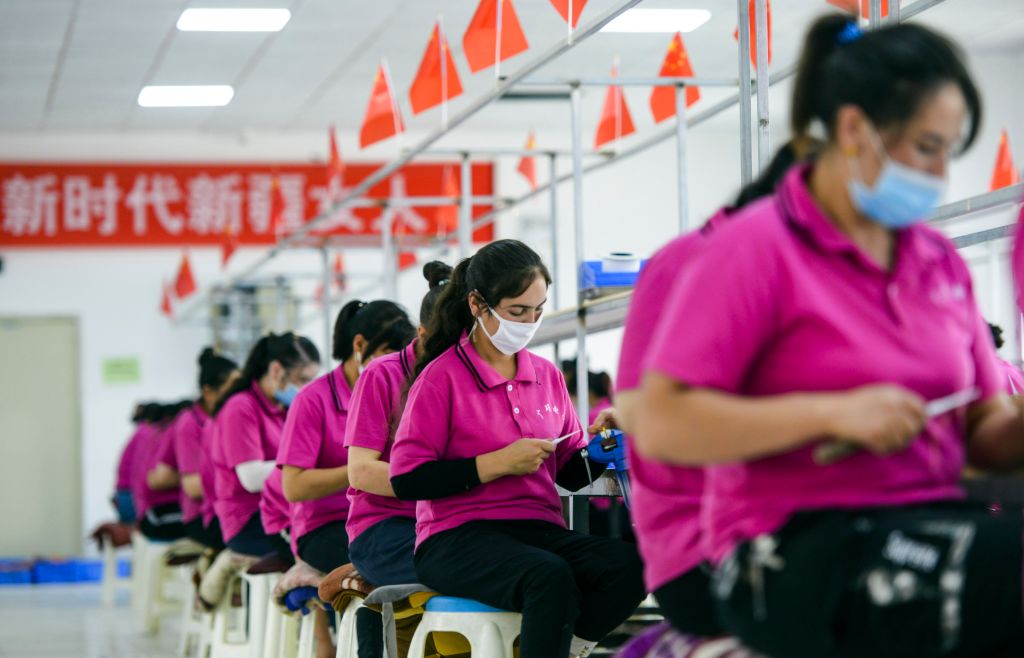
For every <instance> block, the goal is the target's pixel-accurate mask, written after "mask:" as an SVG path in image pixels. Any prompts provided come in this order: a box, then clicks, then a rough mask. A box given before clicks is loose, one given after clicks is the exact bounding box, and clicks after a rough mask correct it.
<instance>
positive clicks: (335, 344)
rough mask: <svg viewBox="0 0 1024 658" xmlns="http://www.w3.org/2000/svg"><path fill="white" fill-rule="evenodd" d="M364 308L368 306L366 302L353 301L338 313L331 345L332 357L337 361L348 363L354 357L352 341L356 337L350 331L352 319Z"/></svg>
mask: <svg viewBox="0 0 1024 658" xmlns="http://www.w3.org/2000/svg"><path fill="white" fill-rule="evenodd" d="M364 306H366V302H363V301H360V300H358V299H353V300H352V301H350V302H349V303H348V304H345V305H344V306H342V307H341V310H340V311H338V317H337V319H335V321H334V338H333V340H332V345H331V356H333V357H334V359H335V360H336V361H346V360H347V359H348V357H350V356H352V339H353V338H354V337H355V335H354V334H352V333H351V331H350V330H351V325H352V319H353V318H354V317H355V316H356V314H357V313H359V311H360V310H362V308H363V307H364Z"/></svg>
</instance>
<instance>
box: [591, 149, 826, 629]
mask: <svg viewBox="0 0 1024 658" xmlns="http://www.w3.org/2000/svg"><path fill="white" fill-rule="evenodd" d="M819 147H820V144H819V143H818V142H817V140H814V139H806V138H805V139H799V140H793V141H790V142H787V143H786V144H784V145H783V146H782V147H781V148H780V149H779V150H778V151H777V152H776V154H775V156H774V157H773V158H772V160H771V162H770V163H769V164H768V166H767V167H765V169H764V171H763V172H762V173H761V175H760V176H759V177H758V178H757V179H756V180H754V181H753V182H751V183H750V184H749V185H747V186H746V187H744V188H743V189H742V190H741V191H740V192H739V194H738V195H737V197H736V199H735V201H734V202H733V204H732V205H731V206H725V207H723V208H722V209H720V210H719V211H718V212H717V213H715V215H714V216H712V217H711V219H709V220H708V221H707V222H706V223H705V224H704V226H703V227H702V228H701V229H700V230H698V231H693V232H690V233H686V234H684V235H680V236H678V237H676V238H674V239H673V240H671V241H670V242H669V243H668V244H666V245H665V246H664V247H662V248H661V249H659V250H658V251H657V252H656V253H655V254H654V255H653V256H651V258H650V260H648V261H647V264H646V265H645V266H644V269H643V271H641V272H640V276H639V278H638V279H637V282H636V287H635V288H634V289H633V297H632V300H631V301H630V305H629V313H628V314H627V316H626V323H625V328H624V331H623V334H622V348H621V351H620V352H619V369H618V375H617V379H616V395H615V408H614V409H612V410H609V411H608V412H607V413H606V414H605V415H604V416H601V417H598V418H595V419H594V421H593V422H594V423H596V424H599V425H606V424H607V425H620V426H621V427H622V429H624V430H625V431H627V432H635V429H636V414H637V409H638V407H639V404H640V385H641V382H642V375H643V364H644V361H645V359H646V356H647V353H648V351H649V349H650V346H651V341H652V338H653V336H654V332H655V329H656V328H657V326H658V322H659V321H660V320H661V317H662V315H663V304H664V301H665V297H666V296H667V295H668V292H669V291H670V290H671V289H672V285H673V283H674V282H675V281H676V280H678V279H679V277H681V276H683V275H684V274H685V272H686V271H687V268H688V266H689V264H690V263H691V262H692V260H693V259H694V257H695V256H696V254H697V253H698V252H699V250H700V249H701V248H702V247H703V245H704V244H705V242H706V239H707V238H708V237H709V236H710V235H712V234H713V233H714V231H715V230H717V229H718V228H719V227H720V226H721V225H722V224H724V223H725V221H726V220H729V219H731V218H732V217H735V216H736V215H737V213H738V211H739V210H740V209H742V208H744V207H745V206H747V205H748V204H750V203H752V202H754V201H756V200H757V199H760V198H761V197H765V196H768V195H770V194H773V193H774V192H775V188H776V186H777V184H778V182H779V181H780V180H781V179H782V177H783V176H784V175H785V174H786V172H787V171H789V170H790V169H791V168H792V167H793V166H794V165H796V164H797V163H799V162H800V161H802V160H804V159H806V158H807V157H809V156H810V155H812V154H813V153H815V152H816V151H817V149H818V148H819ZM626 449H627V452H628V455H629V468H630V470H629V479H630V487H631V491H632V500H633V505H632V509H630V516H631V518H632V520H633V529H634V531H635V533H636V537H637V543H638V545H639V548H640V555H641V556H642V557H643V560H644V581H645V582H646V584H647V589H648V591H650V592H654V594H655V596H656V597H657V600H658V607H659V608H660V609H661V611H662V613H663V614H664V615H665V618H666V619H667V620H668V621H669V622H670V623H671V624H672V626H673V627H674V628H675V629H677V630H679V631H682V632H684V633H693V634H696V635H700V636H707V637H715V636H718V635H722V633H723V630H722V627H721V624H719V623H718V619H717V616H716V615H715V610H714V607H715V606H714V601H713V600H712V598H711V590H710V569H709V568H707V565H706V564H704V553H703V551H702V550H701V543H700V537H701V532H700V522H699V520H700V498H701V494H702V493H703V490H704V475H703V471H702V469H700V468H694V467H689V466H678V465H674V464H666V463H663V462H659V461H656V460H652V459H648V458H646V457H645V456H643V455H640V454H638V453H637V451H636V446H635V445H634V441H629V442H627V444H626Z"/></svg>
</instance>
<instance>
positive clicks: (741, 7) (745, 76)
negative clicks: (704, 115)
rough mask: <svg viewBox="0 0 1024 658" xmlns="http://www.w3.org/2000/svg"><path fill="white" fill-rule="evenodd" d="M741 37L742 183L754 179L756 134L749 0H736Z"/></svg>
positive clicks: (745, 183) (744, 183)
mask: <svg viewBox="0 0 1024 658" xmlns="http://www.w3.org/2000/svg"><path fill="white" fill-rule="evenodd" d="M736 10H737V12H738V13H737V16H738V18H739V26H740V27H739V37H740V98H739V100H740V185H747V184H748V183H749V182H750V181H752V180H753V179H754V169H753V158H752V156H751V153H752V148H753V144H752V142H753V141H754V136H753V134H752V132H751V130H750V94H751V85H750V6H749V5H748V4H747V0H736Z"/></svg>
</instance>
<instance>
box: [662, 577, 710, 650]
mask: <svg viewBox="0 0 1024 658" xmlns="http://www.w3.org/2000/svg"><path fill="white" fill-rule="evenodd" d="M654 596H655V598H656V599H658V607H659V608H661V612H662V614H663V615H665V619H667V620H668V621H669V622H670V623H671V624H672V626H673V627H675V629H676V630H677V631H680V632H683V633H687V634H692V635H701V636H704V637H716V636H718V635H722V634H724V631H723V630H722V625H721V624H720V623H719V622H718V615H717V614H716V613H715V600H714V598H712V596H711V570H710V568H709V567H708V566H707V565H704V564H702V565H700V566H697V567H694V568H693V569H690V570H689V571H687V572H686V573H684V574H683V575H681V576H679V577H677V578H675V579H674V580H670V581H669V582H667V583H665V584H664V585H662V586H661V587H659V588H658V590H657V591H656V592H654Z"/></svg>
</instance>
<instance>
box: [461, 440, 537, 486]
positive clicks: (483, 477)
mask: <svg viewBox="0 0 1024 658" xmlns="http://www.w3.org/2000/svg"><path fill="white" fill-rule="evenodd" d="M554 452H555V444H554V443H553V442H552V441H551V440H550V439H519V440H518V441H515V442H514V443H510V444H509V445H507V446H505V447H504V448H502V449H500V450H495V451H494V452H489V453H487V454H486V455H480V456H479V457H477V458H476V459H477V472H478V473H479V475H480V482H483V483H487V482H493V481H494V480H497V479H498V478H500V477H503V476H505V475H530V474H531V473H536V472H537V471H538V470H540V467H541V465H542V464H543V463H544V460H546V459H547V458H548V457H550V456H551V455H552V454H554Z"/></svg>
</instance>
